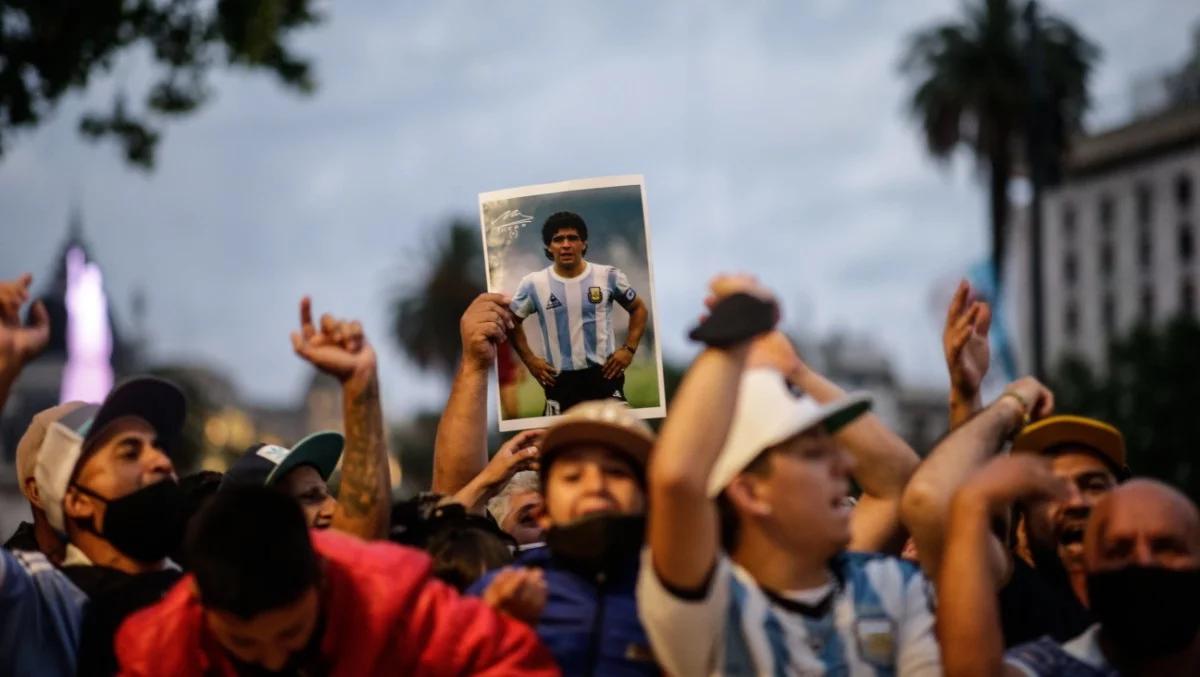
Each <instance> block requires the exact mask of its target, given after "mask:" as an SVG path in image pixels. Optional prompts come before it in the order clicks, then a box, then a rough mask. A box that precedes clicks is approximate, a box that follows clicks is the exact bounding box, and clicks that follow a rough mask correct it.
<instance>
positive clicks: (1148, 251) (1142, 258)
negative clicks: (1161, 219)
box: [1138, 230, 1154, 270]
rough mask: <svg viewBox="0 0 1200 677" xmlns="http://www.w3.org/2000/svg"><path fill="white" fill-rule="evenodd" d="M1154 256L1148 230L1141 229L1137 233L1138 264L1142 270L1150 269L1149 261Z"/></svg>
mask: <svg viewBox="0 0 1200 677" xmlns="http://www.w3.org/2000/svg"><path fill="white" fill-rule="evenodd" d="M1153 258H1154V245H1153V242H1151V240H1150V231H1148V230H1142V231H1141V232H1140V233H1138V265H1140V266H1141V267H1142V270H1150V263H1151V261H1152V260H1153Z"/></svg>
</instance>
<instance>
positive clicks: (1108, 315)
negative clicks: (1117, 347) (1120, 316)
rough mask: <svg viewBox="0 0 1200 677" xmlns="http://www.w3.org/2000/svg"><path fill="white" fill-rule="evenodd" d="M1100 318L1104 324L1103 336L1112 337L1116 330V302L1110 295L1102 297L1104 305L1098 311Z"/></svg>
mask: <svg viewBox="0 0 1200 677" xmlns="http://www.w3.org/2000/svg"><path fill="white" fill-rule="evenodd" d="M1100 317H1101V319H1102V320H1103V322H1104V334H1105V335H1106V336H1112V335H1113V333H1114V332H1115V331H1116V329H1117V300H1116V299H1115V298H1113V295H1112V294H1105V295H1104V304H1103V306H1102V307H1101V309H1100Z"/></svg>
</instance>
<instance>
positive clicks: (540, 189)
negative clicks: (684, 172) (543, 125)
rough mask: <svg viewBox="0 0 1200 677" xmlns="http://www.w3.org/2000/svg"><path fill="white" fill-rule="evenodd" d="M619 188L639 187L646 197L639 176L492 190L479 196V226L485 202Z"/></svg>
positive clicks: (558, 182)
mask: <svg viewBox="0 0 1200 677" xmlns="http://www.w3.org/2000/svg"><path fill="white" fill-rule="evenodd" d="M620 186H641V188H642V197H643V198H644V197H645V195H646V185H645V177H644V176H642V175H641V174H622V175H619V176H598V177H595V178H592V179H570V180H567V181H554V182H552V183H539V184H536V185H532V186H518V187H516V188H505V189H502V190H492V191H488V192H486V193H480V194H479V217H480V218H479V225H480V228H481V229H482V227H483V205H484V203H485V202H495V201H496V200H511V199H513V198H516V197H530V196H533V195H545V194H546V193H567V192H570V191H573V190H592V189H595V188H618V187H620ZM642 202H643V205H642V206H643V209H644V208H645V200H644V199H643V200H642Z"/></svg>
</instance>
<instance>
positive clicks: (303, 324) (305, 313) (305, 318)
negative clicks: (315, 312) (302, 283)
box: [300, 296, 317, 339]
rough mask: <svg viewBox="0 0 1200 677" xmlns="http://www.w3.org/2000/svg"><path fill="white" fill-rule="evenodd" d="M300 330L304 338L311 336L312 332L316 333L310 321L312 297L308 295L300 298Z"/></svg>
mask: <svg viewBox="0 0 1200 677" xmlns="http://www.w3.org/2000/svg"><path fill="white" fill-rule="evenodd" d="M300 331H301V332H303V334H304V338H306V339H308V338H312V336H313V334H316V333H317V329H316V327H314V326H313V321H312V299H311V298H310V297H308V296H304V297H303V298H301V299H300Z"/></svg>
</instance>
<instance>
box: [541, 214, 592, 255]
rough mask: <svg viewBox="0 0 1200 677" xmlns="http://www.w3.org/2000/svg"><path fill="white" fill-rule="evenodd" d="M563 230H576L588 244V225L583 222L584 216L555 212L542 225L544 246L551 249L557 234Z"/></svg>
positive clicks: (580, 237)
mask: <svg viewBox="0 0 1200 677" xmlns="http://www.w3.org/2000/svg"><path fill="white" fill-rule="evenodd" d="M563 228H574V229H575V232H576V233H579V239H581V240H583V241H584V242H587V239H588V231H587V224H586V223H584V222H583V217H582V216H580V215H578V214H576V213H575V212H554V213H553V214H551V215H550V216H548V217H546V222H545V223H543V224H542V244H544V245H546V246H547V247H549V246H550V240H552V239H554V235H555V233H557V232H558V231H559V230H561V229H563Z"/></svg>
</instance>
